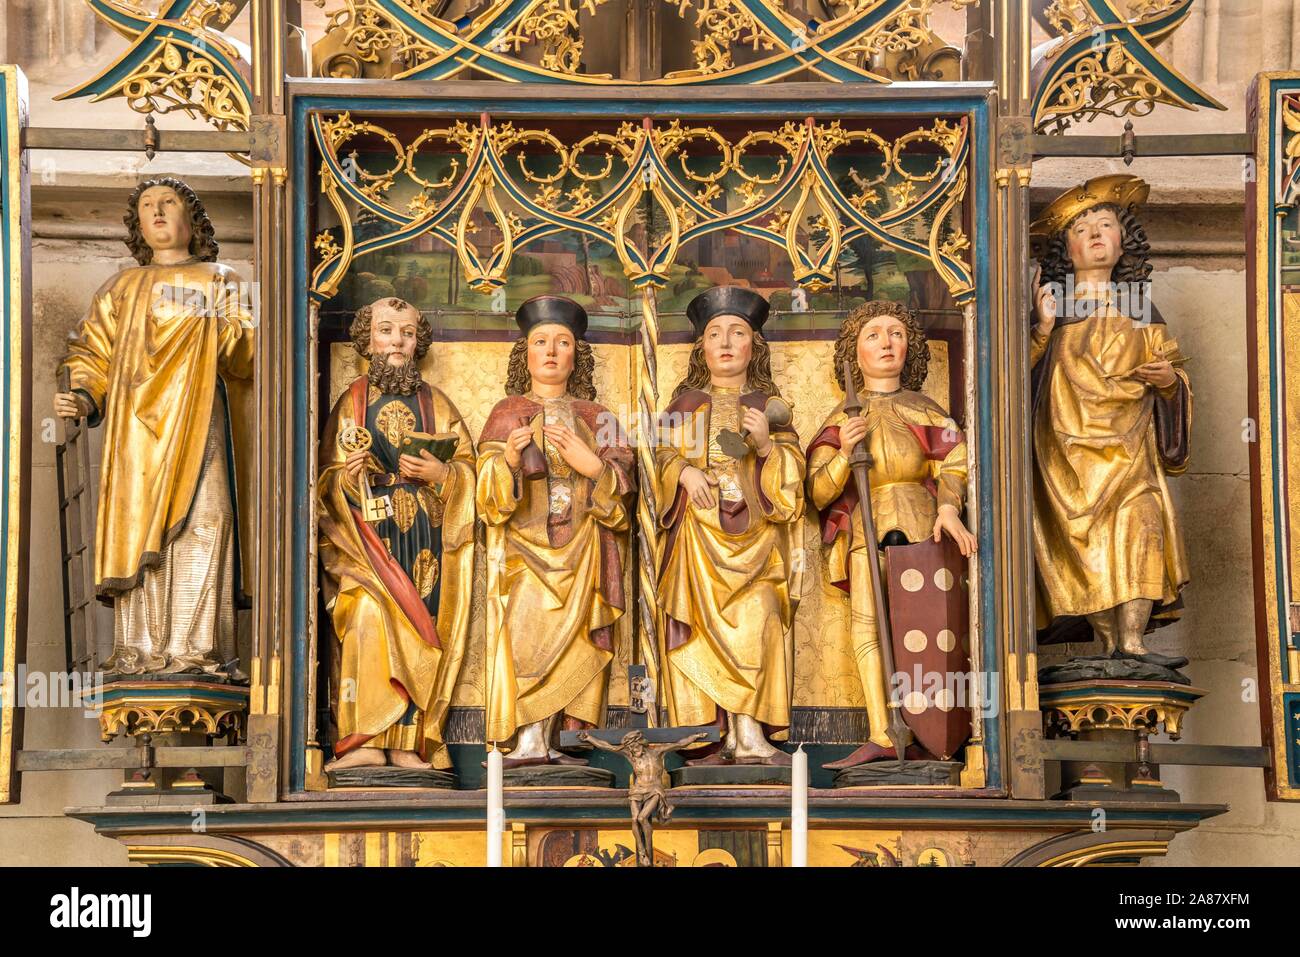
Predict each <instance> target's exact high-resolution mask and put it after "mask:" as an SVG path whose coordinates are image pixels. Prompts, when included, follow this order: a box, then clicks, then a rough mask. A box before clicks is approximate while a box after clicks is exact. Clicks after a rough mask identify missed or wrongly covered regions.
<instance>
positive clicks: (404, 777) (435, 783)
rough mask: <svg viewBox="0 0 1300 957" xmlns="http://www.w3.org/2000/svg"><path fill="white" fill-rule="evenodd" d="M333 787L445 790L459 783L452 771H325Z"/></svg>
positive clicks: (364, 769)
mask: <svg viewBox="0 0 1300 957" xmlns="http://www.w3.org/2000/svg"><path fill="white" fill-rule="evenodd" d="M325 778H326V780H327V781H329V786H330V787H331V788H442V789H454V788H455V787H456V783H457V781H458V780H459V779H458V778H457V777H456V775H455V774H454V773H453V772H451V771H440V770H438V769H437V768H395V767H391V766H388V765H385V766H383V767H369V768H334V769H331V770H329V771H326V772H325Z"/></svg>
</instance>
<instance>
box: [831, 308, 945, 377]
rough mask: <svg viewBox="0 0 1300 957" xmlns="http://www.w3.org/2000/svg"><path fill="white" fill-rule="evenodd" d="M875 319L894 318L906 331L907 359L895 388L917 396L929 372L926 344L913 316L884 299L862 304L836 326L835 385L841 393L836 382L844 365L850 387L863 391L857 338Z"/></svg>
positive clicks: (928, 344)
mask: <svg viewBox="0 0 1300 957" xmlns="http://www.w3.org/2000/svg"><path fill="white" fill-rule="evenodd" d="M879 316H894V317H895V318H897V319H898V320H899V321H901V322H902V323H903V327H904V328H905V329H906V330H907V357H906V358H905V359H904V360H903V374H902V376H901V377H900V382H899V384H900V385H901V386H902V387H903V388H904V389H908V390H910V391H912V392H919V391H920V390H921V386H922V385H923V384H924V383H925V374H926V372H927V371H928V370H929V368H930V343H928V342H927V341H926V339H925V330H924V329H922V328H921V323H920V321H919V320H918V319H917V318H916V314H915V313H913V312H912V310H910V309H908V308H907V307H906V306H904V305H903V304H902V303H898V302H891V301H889V300H888V299H876V300H873V301H871V302H867V303H863V304H862V305H860V306H858V308H856V309H854V310H853V311H852V312H850V313H849V314H848V315H847V316H845V317H844V321H843V322H841V323H840V334H839V337H838V338H836V340H835V384H836V385H838V386H839V387H840V391H841V392H842V391H843V390H844V383H843V382H841V381H840V375H841V372H840V370H841V369H843V368H844V363H845V362H848V364H849V366H850V367H851V368H852V369H853V387H854V388H855V389H857V390H858V391H859V392H861V391H862V389H863V388H864V387H865V383H864V381H863V378H862V367H861V366H859V365H858V334H859V333H861V332H862V327H863V326H865V325H866V324H867V322H868V321H869V320H871V319H875V318H877V317H879Z"/></svg>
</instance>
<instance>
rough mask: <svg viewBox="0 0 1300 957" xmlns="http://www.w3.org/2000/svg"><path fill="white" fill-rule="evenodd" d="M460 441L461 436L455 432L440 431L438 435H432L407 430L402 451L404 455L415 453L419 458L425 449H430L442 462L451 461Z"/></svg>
mask: <svg viewBox="0 0 1300 957" xmlns="http://www.w3.org/2000/svg"><path fill="white" fill-rule="evenodd" d="M459 442H460V437H459V436H457V435H456V433H455V432H439V433H438V434H437V435H430V434H429V433H428V432H407V433H406V434H405V435H404V436H402V448H401V453H402V454H403V455H414V456H415V457H416V458H417V459H418V458H419V457H420V452H421V450H423V449H428V451H429V454H430V455H432V456H433V457H434V458H435V459H438V460H439V461H440V462H450V461H451V457H452V456H453V455H455V454H456V446H457V445H458V444H459Z"/></svg>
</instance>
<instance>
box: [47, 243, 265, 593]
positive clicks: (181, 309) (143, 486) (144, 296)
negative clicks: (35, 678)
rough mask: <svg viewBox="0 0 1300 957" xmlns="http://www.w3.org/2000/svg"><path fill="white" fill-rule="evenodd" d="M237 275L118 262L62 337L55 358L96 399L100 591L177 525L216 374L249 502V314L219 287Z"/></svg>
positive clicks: (130, 572) (142, 564)
mask: <svg viewBox="0 0 1300 957" xmlns="http://www.w3.org/2000/svg"><path fill="white" fill-rule="evenodd" d="M238 283H239V276H238V275H237V274H236V273H235V272H234V271H233V270H231V269H230V268H228V267H226V266H223V265H221V264H220V263H208V262H197V263H186V264H183V265H171V266H137V267H134V268H130V269H124V270H122V271H121V272H120V273H118V274H117V275H116V276H114V277H112V278H111V279H109V280H108V282H106V283H104V285H103V286H101V287H100V288H99V290H98V291H97V292H96V293H95V297H94V299H93V300H92V302H91V305H90V311H89V312H88V313H87V315H86V317H85V318H84V319H83V320H82V323H81V326H80V329H79V330H78V335H77V337H76V339H74V340H73V342H72V344H71V345H70V346H69V349H68V354H67V357H66V358H65V359H64V360H63V366H64V367H66V368H67V369H68V371H69V373H70V378H71V387H72V389H73V390H74V391H78V392H81V393H82V394H83V395H84V396H85V397H86V398H88V399H89V400H90V401H91V403H92V404H93V412H92V414H91V416H90V419H89V424H90V425H92V426H94V425H98V424H99V423H100V421H101V420H102V422H103V424H104V455H103V460H102V463H101V471H100V485H99V510H98V515H97V517H96V524H95V586H96V591H97V592H98V594H99V595H100V596H101V597H111V596H115V595H119V594H121V593H122V592H125V591H127V590H128V589H131V588H133V587H135V586H136V585H138V584H139V583H140V581H141V578H142V573H143V570H144V569H145V568H146V567H150V566H154V565H156V564H157V563H158V560H159V555H160V553H161V552H162V549H163V546H164V545H165V544H166V543H167V542H169V541H171V540H172V539H173V538H175V537H176V535H177V534H179V532H180V530H181V529H182V528H183V527H184V525H185V518H186V516H187V515H188V514H189V511H190V504H191V502H192V501H193V499H194V492H195V489H196V488H197V487H198V484H199V477H200V473H201V472H202V465H203V456H204V449H205V447H206V445H207V440H208V430H209V427H210V424H211V422H212V415H213V412H212V407H213V402H215V401H217V389H218V378H220V379H221V380H222V381H223V382H224V385H225V387H226V390H227V395H228V397H229V402H230V416H229V419H230V425H231V429H232V431H233V432H234V435H233V436H232V438H233V444H234V450H235V466H236V475H237V481H236V486H237V490H236V492H235V494H236V498H237V500H238V502H240V503H243V504H245V505H246V504H247V503H248V498H247V495H246V493H247V491H248V490H249V484H248V476H249V475H250V474H251V464H252V463H251V459H250V457H249V456H248V455H244V454H241V453H242V452H244V450H246V449H247V450H249V451H251V442H250V439H249V437H248V434H247V432H246V431H245V430H246V429H247V428H248V427H249V426H250V425H251V422H252V417H251V415H249V414H247V407H246V406H245V405H244V403H245V402H246V401H247V400H248V399H249V398H250V397H251V391H250V390H251V385H252V377H253V331H254V330H253V317H252V315H251V314H250V313H249V312H248V311H247V309H246V308H245V304H244V303H243V302H242V300H241V298H240V297H239V296H237V295H216V294H215V293H216V291H217V290H219V289H224V288H225V287H226V286H227V285H228V284H238ZM176 288H179V289H181V290H182V291H183V293H184V295H177V294H175V293H174V292H173V291H172V290H173V289H176ZM190 296H193V297H194V298H192V299H191V298H188V297H190ZM199 297H203V298H202V299H201V300H200V299H199ZM199 302H203V303H206V304H207V305H206V306H205V307H200V306H199V305H197V303H199ZM238 511H239V513H240V521H241V533H243V532H247V531H248V530H249V529H250V524H249V522H250V520H251V509H249V508H246V507H245V508H239V509H238ZM241 546H242V548H241V550H242V551H243V553H244V557H245V558H247V555H248V550H249V548H250V546H251V535H249V534H241ZM244 567H245V568H247V567H249V566H248V563H247V562H245V565H244Z"/></svg>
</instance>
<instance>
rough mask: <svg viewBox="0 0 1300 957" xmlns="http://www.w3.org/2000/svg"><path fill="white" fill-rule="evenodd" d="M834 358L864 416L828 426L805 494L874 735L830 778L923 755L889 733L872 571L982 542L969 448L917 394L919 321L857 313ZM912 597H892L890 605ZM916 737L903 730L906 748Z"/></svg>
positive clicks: (833, 419) (811, 456) (886, 308)
mask: <svg viewBox="0 0 1300 957" xmlns="http://www.w3.org/2000/svg"><path fill="white" fill-rule="evenodd" d="M835 360H836V367H837V368H842V367H843V366H844V364H845V363H846V362H847V363H849V364H850V367H851V368H852V370H853V379H854V386H855V389H856V390H857V393H858V396H859V398H860V400H861V401H862V403H863V408H862V410H861V413H860V414H857V415H852V416H850V415H847V414H845V411H844V402H843V401H841V402H840V403H839V404H838V405H837V406H836V407H835V409H833V410H832V411H831V413H830V415H828V416H827V417H826V420H825V422H823V423H822V426H821V428H820V429H819V430H818V433H817V437H816V438H815V439H814V440H813V442H812V445H810V446H809V448H808V480H807V492H808V499H809V501H810V502H811V504H812V506H813V507H814V508H815V509H817V511H818V514H819V517H820V525H821V531H822V547H823V549H824V554H825V556H826V563H827V569H826V570H827V573H828V574H827V579H828V580H829V581H830V582H831V583H832V584H834V585H836V586H838V587H840V588H842V589H844V590H846V591H847V592H848V593H849V604H850V610H851V617H850V637H851V640H852V643H853V657H854V660H855V661H856V662H857V666H858V677H859V680H860V681H861V682H862V692H863V697H864V698H865V700H866V704H867V723H868V730H869V737H868V739H867V741H866V743H865V744H863V745H862V746H861V747H859V748H858V749H857V750H855V751H854V752H853V753H852V754H850V755H848V756H847V757H845V758H843V759H841V760H839V761H832V762H830V763H828V764H826V765H825V767H827V768H832V769H838V768H848V767H854V766H857V765H859V764H866V763H868V762H871V761H880V760H889V759H896V758H908V759H915V758H920V757H922V756H923V754H922V752H921V749H920V748H919V747H917V746H915V745H909V746H906V749H905V753H904V754H903V755H899V754H897V753H896V748H895V747H894V745H893V744H892V743H891V742H890V739H889V737H888V735H887V733H886V729H887V727H888V724H889V720H888V718H889V711H888V708H889V702H890V696H891V693H892V688H891V679H892V676H891V675H887V674H886V673H885V671H886V669H885V667H884V664H883V660H882V657H883V656H882V654H881V649H880V634H879V628H878V615H877V610H876V607H875V600H874V597H873V594H872V583H871V565H870V563H871V562H877V563H880V564H883V550H884V549H885V548H887V547H890V546H897V545H907V544H909V543H917V542H923V541H925V540H926V539H931V540H933V541H935V542H938V541H940V540H941V538H942V537H943V536H947V537H948V538H950V539H951V540H952V541H953V542H954V543H956V545H957V548H958V549H959V550H960V552H961V555H962V556H963V557H969V556H970V555H972V554H974V551H975V536H974V535H972V534H971V532H970V530H969V529H967V528H966V525H965V523H963V522H962V519H961V513H962V508H963V505H964V503H965V501H966V439H965V436H964V435H963V434H962V432H961V430H960V429H958V427H957V424H956V423H955V422H954V421H953V420H952V418H951V417H950V416H949V415H948V413H947V412H946V411H945V410H944V409H943V408H942V407H940V406H939V404H938V403H937V402H935V401H934V400H933V399H930V398H928V397H927V396H926V395H924V394H923V393H922V392H921V391H920V390H921V386H922V384H923V383H924V382H925V375H926V369H927V367H928V365H929V360H930V349H929V345H928V344H927V343H926V339H925V332H924V331H923V330H922V329H921V325H920V323H919V322H918V321H917V319H916V316H915V315H914V314H913V313H912V312H911V311H910V310H908V309H907V308H906V307H905V306H903V305H901V304H899V303H894V302H888V301H876V302H868V303H866V304H864V305H862V306H859V307H858V308H856V309H854V310H853V311H852V312H851V313H849V315H848V316H846V317H845V319H844V321H843V322H841V323H840V331H839V337H838V339H837V340H836V343H835ZM859 442H866V443H867V450H868V452H869V454H870V458H871V468H870V471H869V472H868V482H869V484H870V489H871V514H872V517H873V519H874V524H875V535H876V541H874V542H871V543H870V544H869V545H868V543H867V542H866V540H865V539H866V535H865V533H864V530H863V519H862V515H861V513H860V510H859V503H858V490H857V488H856V487H855V485H854V482H853V476H852V471H851V467H850V464H849V453H850V451H851V450H852V449H853V448H854V446H856V445H857V444H858V443H859ZM905 598H906V595H895V594H894V593H892V592H891V593H890V594H889V596H888V600H889V603H890V604H891V605H892V604H894V602H895V601H901V600H904V599H905ZM931 633H932V634H935V633H937V630H935V629H931ZM896 667H897V665H896ZM912 737H913V735H912V734H911V732H910V731H908V732H907V733H906V738H908V739H911V738H912Z"/></svg>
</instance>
